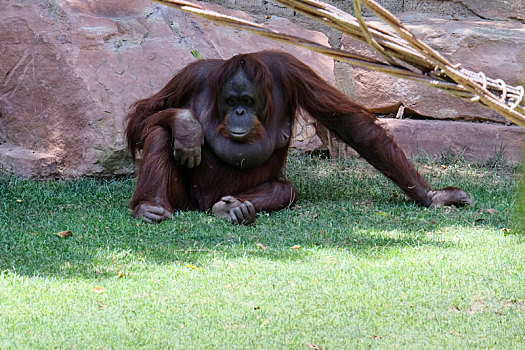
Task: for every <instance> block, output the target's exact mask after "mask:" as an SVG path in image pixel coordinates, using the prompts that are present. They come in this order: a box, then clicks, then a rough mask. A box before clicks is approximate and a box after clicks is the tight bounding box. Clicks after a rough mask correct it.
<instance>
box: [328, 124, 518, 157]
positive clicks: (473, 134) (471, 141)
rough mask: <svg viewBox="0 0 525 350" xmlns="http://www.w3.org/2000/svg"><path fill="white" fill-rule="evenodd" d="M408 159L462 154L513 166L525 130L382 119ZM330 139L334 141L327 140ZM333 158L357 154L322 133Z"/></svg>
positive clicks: (492, 125)
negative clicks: (497, 158) (503, 162)
mask: <svg viewBox="0 0 525 350" xmlns="http://www.w3.org/2000/svg"><path fill="white" fill-rule="evenodd" d="M379 123H380V124H381V125H382V126H383V127H384V128H385V129H387V130H388V132H389V133H390V134H391V135H392V137H393V138H394V140H395V141H396V143H397V144H398V145H399V146H400V147H401V149H403V151H404V152H405V154H406V155H407V157H409V158H414V157H417V156H429V157H431V158H432V159H435V158H438V157H440V156H441V155H443V154H453V155H462V156H463V157H464V158H465V160H467V161H470V162H476V163H482V162H486V161H487V160H489V159H491V158H492V159H494V158H495V157H500V158H501V159H502V160H505V161H507V162H510V163H519V162H520V161H521V155H522V151H521V150H522V146H523V142H524V137H525V130H524V129H522V128H521V127H519V126H506V125H502V124H495V123H473V122H459V121H445V120H417V119H391V118H380V119H379ZM327 137H328V138H330V139H329V140H327ZM321 139H322V140H323V143H324V144H326V145H328V149H329V151H330V155H331V156H332V157H343V158H347V157H352V156H356V155H357V153H356V152H355V151H354V150H353V149H351V148H350V147H349V146H347V145H346V144H344V143H343V142H342V141H340V140H339V139H337V138H335V137H333V136H328V135H326V134H324V135H323V134H321Z"/></svg>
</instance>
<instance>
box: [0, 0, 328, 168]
mask: <svg viewBox="0 0 525 350" xmlns="http://www.w3.org/2000/svg"><path fill="white" fill-rule="evenodd" d="M210 7H212V8H214V9H218V10H219V11H220V12H223V13H230V14H235V15H236V16H238V17H243V18H246V19H250V16H248V15H247V14H245V13H242V12H239V11H231V10H224V9H221V8H219V7H216V6H214V5H210ZM263 22H264V23H263V24H264V25H267V26H269V27H272V28H275V29H278V30H285V31H287V32H289V33H292V34H295V35H298V36H302V37H307V38H309V39H313V40H316V41H318V42H320V43H324V44H326V43H327V39H326V37H325V36H324V35H323V34H321V33H318V32H312V31H307V30H304V29H302V28H300V27H297V26H295V25H293V24H292V23H291V22H290V21H288V20H286V19H283V18H278V17H275V16H273V17H271V18H266V19H264V20H263ZM0 42H1V46H0V56H1V57H2V60H0V77H2V78H0V79H1V80H0V171H2V172H7V173H15V174H18V175H20V176H23V177H33V178H74V177H80V176H114V175H119V174H129V173H131V172H132V171H133V167H132V165H131V162H130V159H129V156H128V154H127V151H126V149H125V140H124V137H123V130H124V126H125V125H124V124H125V120H124V119H125V115H126V113H127V111H128V110H129V106H130V105H131V104H132V103H133V102H134V101H136V100H138V99H140V98H145V97H148V96H150V95H152V94H153V93H155V92H156V91H158V90H159V89H160V88H161V87H162V86H164V85H165V84H166V83H167V82H168V80H169V79H170V78H171V77H172V76H173V75H174V74H175V73H176V72H177V71H178V70H180V69H181V68H182V67H184V66H185V65H187V64H188V63H190V62H193V61H194V60H195V59H196V58H195V57H194V55H197V52H198V56H200V57H201V58H229V57H231V56H232V55H235V54H238V53H244V52H253V51H259V50H264V49H281V50H285V51H288V52H292V53H293V54H295V55H296V56H297V57H299V58H300V59H301V60H302V61H304V62H308V64H309V65H311V66H312V67H313V68H314V69H315V70H316V71H317V72H318V73H320V74H321V75H322V76H323V77H324V78H325V79H327V80H328V81H330V82H332V83H334V81H335V79H334V75H333V61H332V60H330V59H328V58H326V57H324V56H322V55H319V54H315V53H312V52H310V51H308V50H304V49H297V48H295V47H291V46H287V45H285V44H281V43H277V42H274V41H270V40H266V39H263V38H261V37H258V36H256V35H253V34H250V33H248V32H244V31H239V30H235V29H231V28H225V27H221V26H217V25H214V24H212V23H210V22H207V21H206V20H203V19H200V18H197V17H194V16H191V15H188V14H185V13H182V12H180V11H177V10H175V9H172V8H168V7H165V6H160V5H154V4H153V3H151V2H150V1H146V0H132V1H124V0H87V1H84V0H82V1H81V0H56V1H37V0H27V1H24V4H23V5H22V4H20V3H17V2H5V1H4V2H1V3H0ZM192 52H193V53H192ZM297 127H298V130H303V128H301V123H298V124H297ZM306 129H308V130H307V131H306V132H308V133H311V130H310V129H311V128H306ZM299 138H300V139H301V140H300V143H301V142H303V139H304V138H306V137H303V136H300V137H299ZM300 143H299V144H300ZM319 143H320V142H319V141H317V145H319ZM308 147H317V146H312V145H310V146H308Z"/></svg>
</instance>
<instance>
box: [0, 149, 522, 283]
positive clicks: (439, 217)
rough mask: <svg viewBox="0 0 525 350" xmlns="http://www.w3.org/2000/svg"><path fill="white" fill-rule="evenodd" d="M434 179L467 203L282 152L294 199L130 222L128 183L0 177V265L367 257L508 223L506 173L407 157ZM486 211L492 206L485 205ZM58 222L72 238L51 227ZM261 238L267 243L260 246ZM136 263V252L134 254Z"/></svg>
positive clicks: (46, 268) (69, 270)
mask: <svg viewBox="0 0 525 350" xmlns="http://www.w3.org/2000/svg"><path fill="white" fill-rule="evenodd" d="M418 166H419V168H420V170H421V171H422V172H423V173H428V174H426V176H427V178H429V179H430V180H431V181H430V182H431V184H432V185H433V186H435V187H443V186H446V185H451V184H454V185H457V186H460V187H462V188H465V189H466V190H467V191H468V192H469V193H471V195H472V197H473V198H474V199H475V203H474V205H473V206H471V207H469V208H462V209H456V208H444V209H437V210H429V209H426V208H422V207H419V206H416V205H415V204H413V203H411V202H409V201H407V200H406V198H405V197H404V196H403V194H402V193H401V192H400V191H399V190H398V189H397V188H396V187H395V186H394V185H393V184H391V183H389V182H388V180H386V179H385V178H384V177H382V176H381V175H379V174H378V173H377V172H375V171H373V170H372V169H371V168H370V167H369V166H368V165H365V164H364V163H362V162H360V161H332V160H320V159H315V158H309V157H292V158H291V159H290V162H289V165H288V170H287V172H288V174H287V176H288V178H289V179H290V180H291V181H292V182H293V183H294V184H295V185H296V186H297V189H298V192H299V194H300V196H301V197H300V200H299V202H298V204H297V205H296V206H295V207H294V208H292V209H289V210H283V211H281V212H278V213H272V214H270V215H267V214H261V215H259V217H258V219H257V222H256V225H254V226H250V227H243V226H240V227H239V226H234V225H231V224H229V223H227V222H224V221H222V220H219V219H216V218H214V217H212V216H210V215H209V214H207V213H198V212H178V213H176V214H175V216H174V220H170V221H167V222H163V223H161V224H157V225H150V224H145V223H142V222H140V221H136V220H133V219H132V218H131V216H130V214H129V209H128V208H127V202H128V201H129V199H130V196H131V193H132V187H133V183H134V181H133V179H121V180H111V181H102V180H94V179H83V180H77V181H59V182H39V183H34V182H31V181H21V180H17V179H16V178H12V177H11V178H4V179H1V180H0V271H11V272H15V273H17V274H22V275H27V276H33V275H39V276H57V277H58V276H63V277H68V276H69V277H71V276H81V277H85V278H100V277H104V276H115V275H117V274H118V273H119V271H120V270H122V269H123V268H125V267H126V266H127V265H128V264H129V265H131V264H132V263H136V261H137V260H139V261H148V262H154V263H159V264H164V263H167V264H169V263H176V262H183V263H194V264H204V263H206V262H209V261H210V260H212V259H213V258H214V257H216V256H225V255H227V256H228V257H232V258H235V257H241V256H246V255H250V256H254V257H264V258H266V259H270V260H278V259H284V260H294V259H296V258H297V257H298V255H297V254H296V252H294V251H293V250H292V249H290V247H291V246H293V245H300V246H302V247H303V248H314V247H327V248H337V249H344V250H347V251H349V252H351V254H355V255H360V254H366V255H371V254H373V255H374V256H375V257H377V258H378V259H382V258H384V257H386V256H389V255H390V254H389V251H391V250H395V249H403V248H406V247H407V246H408V247H421V246H429V247H446V248H452V249H454V248H455V247H456V246H458V242H457V241H454V240H450V239H448V238H443V237H446V236H443V237H441V234H442V233H445V232H447V230H450V229H455V228H464V229H466V230H472V229H478V230H479V231H480V233H481V234H482V233H483V232H484V231H488V230H501V229H503V228H507V227H509V223H508V213H509V211H510V210H511V207H512V204H513V201H512V198H513V191H514V189H515V187H516V186H515V179H514V178H515V174H514V172H513V171H512V170H508V169H507V170H504V171H495V170H493V169H488V168H475V167H471V166H469V165H467V164H461V163H460V164H458V165H448V166H444V165H443V166H441V165H439V166H438V167H437V170H436V167H435V166H430V165H428V164H427V165H425V164H419V165H418ZM487 209H491V210H492V211H487ZM65 230H70V231H71V232H72V233H73V236H72V237H68V238H60V237H58V236H57V235H55V234H54V233H56V232H60V231H65ZM257 243H262V244H263V245H264V246H266V247H269V249H267V250H262V249H260V248H258V247H257V245H256V244H257ZM141 259H142V260H141Z"/></svg>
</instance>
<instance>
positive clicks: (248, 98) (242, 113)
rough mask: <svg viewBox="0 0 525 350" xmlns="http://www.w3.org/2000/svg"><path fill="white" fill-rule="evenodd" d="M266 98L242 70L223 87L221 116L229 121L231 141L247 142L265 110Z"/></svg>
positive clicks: (219, 101)
mask: <svg viewBox="0 0 525 350" xmlns="http://www.w3.org/2000/svg"><path fill="white" fill-rule="evenodd" d="M264 105H265V101H264V96H263V95H262V94H261V93H260V92H259V91H258V89H257V87H256V86H255V84H254V83H253V82H252V81H250V80H249V79H248V78H247V77H246V74H244V72H243V71H242V70H239V71H238V72H237V73H236V74H235V75H234V76H233V77H232V79H230V80H229V81H228V82H227V83H226V84H225V85H224V87H223V89H222V90H221V92H220V95H219V100H218V109H219V115H221V116H223V117H224V118H225V119H226V120H227V124H226V125H227V127H228V132H229V137H230V139H232V140H234V141H238V142H245V141H247V140H248V139H249V137H250V134H251V132H252V131H253V129H254V128H255V125H256V122H257V121H258V119H259V117H258V116H260V115H261V114H262V111H263V110H264Z"/></svg>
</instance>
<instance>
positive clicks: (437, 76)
mask: <svg viewBox="0 0 525 350" xmlns="http://www.w3.org/2000/svg"><path fill="white" fill-rule="evenodd" d="M153 1H156V2H158V3H161V4H164V5H168V6H171V7H175V8H177V9H180V10H182V11H185V12H189V13H192V14H194V15H197V16H200V17H203V18H206V19H208V20H211V21H213V22H217V23H219V24H223V25H228V26H232V27H235V28H238V29H243V30H247V31H250V32H252V33H255V34H258V35H261V36H264V37H267V38H270V39H273V40H277V41H281V42H285V43H288V44H292V45H296V46H300V47H304V48H307V49H309V50H312V51H315V52H318V53H322V54H324V55H327V56H329V57H332V58H333V59H336V60H338V61H343V62H347V63H349V64H351V65H355V66H359V67H363V68H367V69H371V70H376V71H379V72H383V73H386V74H390V75H393V76H396V77H399V78H403V79H408V80H412V81H416V82H420V83H423V84H426V85H429V86H433V87H436V88H439V89H441V90H444V91H446V92H448V93H450V94H453V95H456V96H459V97H461V98H463V99H467V98H470V99H472V98H473V97H474V98H479V102H480V103H482V104H483V105H485V106H488V107H489V108H492V109H494V110H496V111H498V112H500V113H501V114H502V115H503V116H505V117H506V118H507V119H509V120H510V121H512V122H514V123H516V124H518V125H520V126H522V127H524V128H525V117H524V116H523V115H521V114H520V113H518V111H519V112H523V114H525V108H524V107H523V106H521V105H519V103H520V102H522V101H523V97H522V95H523V87H518V88H516V87H512V86H507V85H505V83H504V82H503V81H502V80H499V79H498V80H492V79H485V80H484V83H483V85H485V86H481V87H480V85H478V84H477V83H476V82H474V81H472V80H471V79H469V77H468V76H467V75H463V74H462V73H461V72H468V74H470V75H475V74H476V73H473V72H470V71H467V70H464V69H461V72H460V71H457V69H456V68H454V66H452V64H450V63H449V62H448V61H447V60H446V59H444V58H443V57H441V56H440V55H439V54H438V53H437V52H435V51H434V50H432V49H431V48H430V47H428V46H426V45H425V44H423V43H421V42H419V41H418V40H417V38H415V36H414V35H413V34H412V33H410V31H408V29H406V28H404V27H403V25H402V24H401V22H399V20H397V18H395V17H394V16H393V15H391V14H390V13H388V11H386V10H384V9H383V8H381V7H380V6H379V5H378V4H377V3H375V2H373V1H370V0H363V1H365V2H366V3H365V5H367V6H368V5H369V4H370V7H371V10H372V12H374V10H376V11H378V13H379V14H378V13H375V14H376V15H377V16H378V17H380V18H381V19H383V20H385V19H386V20H385V22H387V23H389V22H388V20H390V21H391V22H392V23H394V24H390V23H389V24H390V25H391V26H393V27H394V30H396V29H398V28H396V27H395V26H401V27H403V28H404V31H406V32H404V33H403V34H405V37H403V35H401V34H400V33H398V35H400V36H401V38H403V39H404V40H403V39H401V38H399V37H397V36H395V35H394V34H391V33H388V32H385V31H383V30H380V29H377V28H374V27H372V26H371V25H368V27H369V28H370V30H369V31H368V33H369V34H368V35H370V36H373V37H374V39H375V40H376V41H377V43H378V44H379V45H381V46H382V47H384V52H385V53H388V54H391V55H392V56H394V57H396V58H398V59H400V60H402V61H403V62H405V63H408V64H409V65H411V66H412V67H414V68H416V69H418V70H419V71H421V72H422V73H425V74H422V73H418V72H414V71H412V70H410V69H407V68H404V67H401V66H392V65H390V64H385V63H383V62H380V61H377V60H374V59H370V58H367V57H364V56H362V55H357V54H352V53H350V52H347V51H343V50H337V49H332V48H330V47H326V46H323V45H320V44H318V43H315V42H312V41H310V40H307V39H302V38H299V37H295V36H292V35H288V34H284V33H280V32H278V31H276V30H270V29H267V28H264V27H263V26H261V25H259V24H256V23H253V22H250V21H246V20H242V19H239V18H236V17H232V16H226V15H222V14H220V13H217V12H214V11H209V10H206V9H204V8H203V7H201V6H199V5H195V4H193V3H189V2H187V1H183V0H153ZM277 1H278V2H281V3H283V4H284V5H286V6H288V7H291V8H293V9H295V10H297V11H298V12H301V13H304V14H306V15H308V16H311V17H313V18H315V19H317V20H322V21H323V22H325V23H326V24H328V25H331V26H332V27H334V28H336V29H338V30H340V31H342V32H344V33H346V34H348V35H350V36H352V37H354V38H356V39H358V40H360V41H363V42H365V43H366V40H367V39H366V38H365V36H366V34H363V30H362V29H361V28H360V27H359V24H358V23H357V22H356V19H355V18H354V17H352V16H350V15H349V14H347V13H345V12H343V11H341V10H339V9H337V8H335V7H333V6H330V5H327V4H325V3H323V2H321V1H318V0H277ZM357 1H359V0H357ZM385 12H386V14H385ZM382 16H383V17H385V18H383V17H382ZM365 24H366V23H365ZM396 31H397V30H396ZM407 33H408V34H407ZM407 39H408V40H407ZM413 45H415V46H414V47H411V46H413ZM427 55H428V56H430V57H431V59H429V58H428V56H427ZM437 62H439V65H438V64H437ZM432 69H433V70H432ZM451 69H452V70H453V71H451ZM430 70H432V71H430ZM465 74H466V73H465ZM456 82H460V83H461V84H457V83H456ZM502 82H503V84H502ZM487 87H490V88H492V89H493V90H496V91H498V92H499V91H503V92H502V97H503V98H505V97H507V99H509V100H510V99H514V102H513V106H512V108H511V107H509V106H506V105H505V104H503V103H502V102H501V100H500V99H498V97H497V96H495V95H493V94H492V93H491V92H490V91H488V90H487V89H486V88H487ZM520 88H521V89H520ZM505 95H506V96H505Z"/></svg>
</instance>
